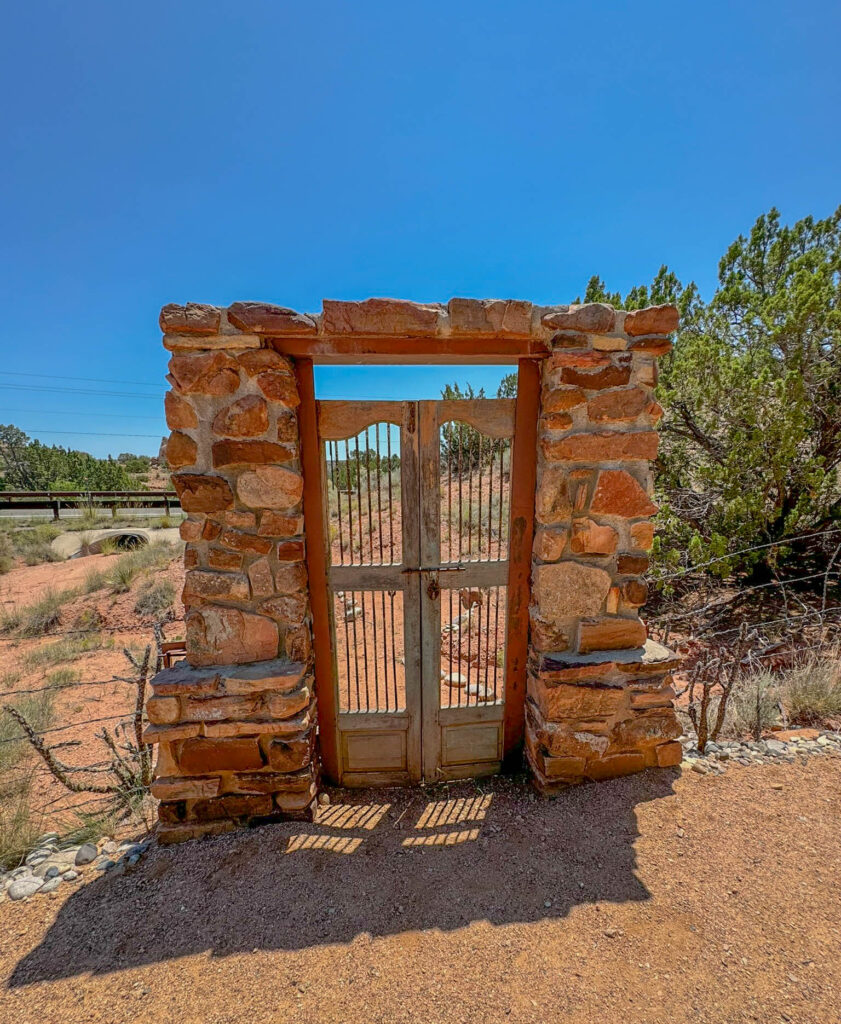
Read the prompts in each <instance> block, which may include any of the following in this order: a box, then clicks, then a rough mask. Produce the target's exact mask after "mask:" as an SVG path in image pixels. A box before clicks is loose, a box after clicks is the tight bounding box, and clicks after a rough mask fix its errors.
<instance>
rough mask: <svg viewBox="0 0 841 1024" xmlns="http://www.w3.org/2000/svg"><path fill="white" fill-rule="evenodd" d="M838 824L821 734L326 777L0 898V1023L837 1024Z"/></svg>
mask: <svg viewBox="0 0 841 1024" xmlns="http://www.w3.org/2000/svg"><path fill="white" fill-rule="evenodd" d="M366 800H368V801H372V800H373V801H375V803H369V804H368V805H366V804H365V801H366ZM340 801H341V802H340ZM350 803H353V804H354V806H348V805H349V804H350ZM839 840H841V758H839V757H837V756H835V755H825V756H816V757H811V758H809V759H808V760H807V761H806V762H805V763H800V762H799V761H798V762H796V763H793V764H792V763H780V764H762V765H757V766H754V767H741V768H740V767H735V766H734V767H733V768H732V769H731V770H730V771H728V772H727V773H726V774H723V775H717V774H716V775H712V774H711V775H705V776H702V775H699V774H698V773H696V772H693V771H691V770H686V771H684V772H683V774H682V775H681V774H679V773H670V772H665V771H663V772H650V773H645V774H643V775H640V776H633V777H631V778H627V779H623V780H618V781H615V782H610V783H601V784H596V785H584V786H580V787H577V788H575V789H572V790H570V791H568V792H566V793H564V794H562V795H561V796H560V797H558V798H557V799H555V800H540V799H534V798H533V796H532V794H531V792H530V790H529V789H528V788H527V787H526V786H524V785H521V784H520V783H518V782H511V781H508V780H504V779H496V780H493V781H492V782H486V783H482V784H481V785H473V784H460V785H458V786H455V785H454V786H450V787H449V788H448V789H444V788H442V789H436V790H426V791H420V790H415V791H396V790H386V791H379V792H377V793H376V794H371V793H367V794H363V793H356V794H350V795H349V796H348V794H344V793H343V794H334V803H333V804H332V805H331V806H329V807H325V808H322V809H321V812H320V820H319V822H318V823H317V824H315V825H292V824H285V825H276V826H270V827H267V828H263V829H258V830H254V831H251V832H245V833H240V834H238V835H235V836H228V837H224V838H222V839H218V840H213V841H209V842H202V843H191V844H188V845H186V846H183V847H180V848H160V849H158V848H152V849H151V850H150V851H149V852H148V853H147V854H146V855H145V856H144V857H143V858H142V859H141V860H140V862H139V863H138V864H137V865H136V866H135V867H133V868H130V869H129V870H127V871H126V872H125V874H122V875H120V876H118V877H109V876H106V877H101V876H100V877H97V878H95V879H94V880H92V881H90V882H87V883H86V884H84V885H82V886H81V887H80V888H78V889H76V890H74V891H72V892H71V893H70V894H69V895H61V894H59V893H54V894H51V895H49V896H40V897H36V898H33V899H31V900H29V901H26V902H22V903H11V902H8V901H7V902H6V903H4V904H2V905H0V936H2V938H1V939H0V978H2V988H0V1020H3V1021H5V1020H9V1021H14V1022H15V1024H27V1022H30V1021H31V1022H36V1021H37V1022H38V1024H51V1022H56V1024H58V1022H62V1024H71V1022H76V1021H86V1022H93V1021H95V1022H99V1021H103V1022H108V1024H122V1022H132V1024H143V1022H147V1021H148V1022H153V1021H154V1022H156V1024H157V1022H160V1021H178V1022H190V1024H192V1022H196V1024H198V1022H201V1024H227V1022H231V1024H233V1022H248V1024H259V1022H263V1021H294V1022H296V1024H299V1022H300V1024H309V1022H318V1024H334V1022H342V1024H346V1022H356V1021H360V1022H363V1021H364V1022H375V1021H387V1022H389V1024H391V1022H402V1021H422V1022H424V1024H437V1022H468V1021H469V1022H472V1021H477V1022H482V1024H489V1022H492V1021H498V1020H503V1021H504V1020H511V1021H518V1022H531V1021H535V1022H541V1024H545V1022H563V1024H568V1022H569V1024H613V1022H618V1024H637V1022H645V1024H660V1022H662V1024H666V1022H675V1024H680V1022H684V1021H685V1022H693V1024H694V1022H715V1024H719V1022H720V1024H740V1022H742V1021H758V1022H762V1024H767V1022H777V1021H789V1022H795V1024H812V1022H815V1024H817V1022H821V1024H823V1022H826V1024H837V1022H838V1020H839V1016H840V1015H841V1012H840V1011H839V1006H841V842H839Z"/></svg>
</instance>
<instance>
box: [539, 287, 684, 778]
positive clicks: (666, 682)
mask: <svg viewBox="0 0 841 1024" xmlns="http://www.w3.org/2000/svg"><path fill="white" fill-rule="evenodd" d="M543 323H544V325H546V326H549V327H551V328H552V329H553V330H554V331H555V333H554V335H553V337H552V340H551V346H552V355H551V356H550V357H549V358H548V359H546V360H545V361H544V363H543V371H542V374H543V379H542V391H541V407H540V421H539V441H538V444H539V450H538V454H537V458H538V472H537V495H536V500H535V540H534V549H533V567H532V604H531V608H530V618H531V642H530V650H529V655H530V656H529V672H528V684H527V700H526V752H527V756H528V760H529V763H530V765H531V767H532V770H533V771H534V774H535V778H536V780H537V783H538V785H539V786H540V787H541V788H543V789H551V788H553V787H556V786H559V785H563V784H567V783H569V782H574V781H578V780H581V779H584V778H591V779H601V778H607V777H610V776H615V775H625V774H628V773H630V772H634V771H639V770H640V769H642V768H644V767H647V766H657V765H659V766H667V765H673V764H678V763H679V762H680V759H681V747H680V744H679V743H678V742H676V737H677V736H679V735H680V732H681V730H680V727H679V725H678V723H677V720H676V718H675V714H674V711H673V709H672V698H673V696H674V692H673V690H672V688H671V686H670V682H671V679H670V675H669V673H670V672H671V671H672V670H673V669H674V668H675V666H676V664H677V662H676V660H675V659H674V656H673V655H672V654H671V653H670V652H669V651H667V650H665V648H663V647H661V646H660V645H659V644H655V643H653V642H652V641H650V640H648V639H647V635H646V629H645V626H644V624H643V622H642V621H641V619H640V617H639V608H640V606H641V605H643V604H644V603H645V600H646V596H647V587H646V584H645V581H644V578H643V577H644V575H645V573H646V570H647V569H648V554H647V552H648V551H649V549H650V548H651V544H652V540H653V535H654V529H653V525H652V524H651V522H650V521H649V519H650V517H651V516H652V515H653V514H654V513H655V512H656V511H657V508H656V506H655V504H654V503H653V501H652V500H651V494H652V489H653V487H652V473H651V469H650V465H649V464H650V460H652V459H654V458H655V456H656V454H657V441H658V436H657V430H656V427H657V423H658V421H659V419H660V417H661V415H662V409H661V408H660V406H659V405H658V404H657V402H656V400H655V399H654V395H653V388H654V386H655V384H656V383H657V357H658V356H661V355H663V354H665V353H666V352H668V351H669V349H670V348H671V343H670V341H669V338H668V334H669V332H671V331H674V330H675V329H676V327H677V311H676V310H675V309H674V307H671V306H661V307H653V308H650V309H647V310H641V311H639V312H633V313H624V312H619V311H614V310H613V309H612V308H611V307H610V306H606V305H602V304H600V303H594V304H590V305H585V306H578V307H576V306H572V307H569V308H568V309H565V310H563V311H561V312H552V313H548V314H546V315H545V316H544V317H543Z"/></svg>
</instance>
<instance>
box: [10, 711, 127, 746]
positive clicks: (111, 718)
mask: <svg viewBox="0 0 841 1024" xmlns="http://www.w3.org/2000/svg"><path fill="white" fill-rule="evenodd" d="M133 715H134V713H133V712H132V711H126V712H125V713H124V714H122V715H105V716H104V717H103V718H86V719H85V720H84V721H83V722H70V723H69V724H68V725H56V726H53V727H52V728H50V729H41V730H40V731H38V730H33V734H34V735H35V736H49V735H51V734H52V733H56V732H66V731H67V730H68V729H78V728H80V727H81V726H83V725H96V724H97V723H98V722H115V721H117V720H118V719H123V720H125V721H129V720H130V719H131V718H132V717H133ZM25 738H26V737H25V736H24V737H20V738H18V737H16V736H10V737H9V738H8V739H2V740H0V746H5V745H6V744H7V743H20V742H21V739H25Z"/></svg>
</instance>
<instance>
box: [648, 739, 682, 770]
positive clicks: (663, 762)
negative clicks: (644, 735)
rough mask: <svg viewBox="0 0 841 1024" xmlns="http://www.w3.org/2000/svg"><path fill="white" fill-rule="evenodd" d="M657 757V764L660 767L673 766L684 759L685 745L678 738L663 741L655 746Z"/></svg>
mask: <svg viewBox="0 0 841 1024" xmlns="http://www.w3.org/2000/svg"><path fill="white" fill-rule="evenodd" d="M654 753H655V755H656V757H657V765H658V767H660V768H672V767H673V766H674V765H678V764H680V762H681V761H682V760H683V747H682V746H681V745H680V743H679V742H678V741H677V740H672V742H671V743H661V744H660V746H658V747H655V748H654Z"/></svg>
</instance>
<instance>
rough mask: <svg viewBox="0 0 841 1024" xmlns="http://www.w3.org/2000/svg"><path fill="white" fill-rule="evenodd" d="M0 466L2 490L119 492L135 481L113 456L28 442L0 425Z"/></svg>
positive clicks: (10, 427)
mask: <svg viewBox="0 0 841 1024" xmlns="http://www.w3.org/2000/svg"><path fill="white" fill-rule="evenodd" d="M0 469H2V471H3V478H4V483H5V489H6V490H18V491H51V490H52V491H79V490H91V491H121V490H132V489H136V488H137V482H136V481H135V480H134V479H133V478H132V476H131V473H130V472H129V471H128V469H127V468H126V466H125V465H123V464H122V463H120V462H119V461H118V460H117V459H112V458H110V457H109V458H107V459H97V458H94V456H93V455H89V454H88V453H87V452H79V451H74V450H73V449H70V448H61V447H59V446H58V445H45V444H42V443H41V442H40V441H32V440H31V439H30V438H29V437H28V436H27V435H26V434H25V433H24V432H23V431H22V430H19V429H18V428H17V427H15V426H13V425H11V424H9V425H7V426H6V425H2V424H0Z"/></svg>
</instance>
